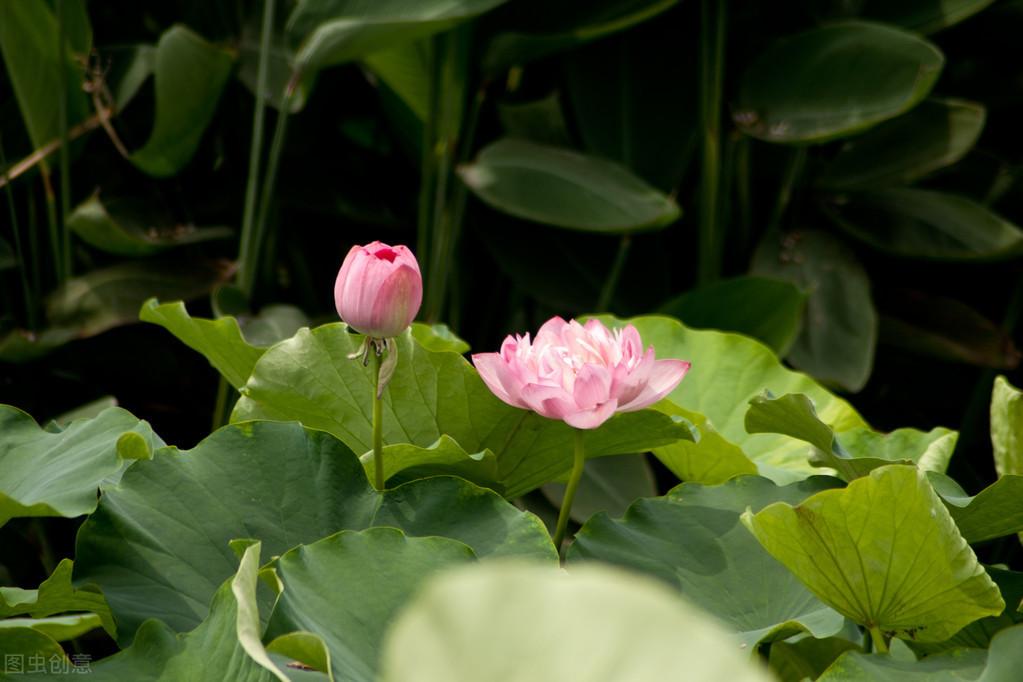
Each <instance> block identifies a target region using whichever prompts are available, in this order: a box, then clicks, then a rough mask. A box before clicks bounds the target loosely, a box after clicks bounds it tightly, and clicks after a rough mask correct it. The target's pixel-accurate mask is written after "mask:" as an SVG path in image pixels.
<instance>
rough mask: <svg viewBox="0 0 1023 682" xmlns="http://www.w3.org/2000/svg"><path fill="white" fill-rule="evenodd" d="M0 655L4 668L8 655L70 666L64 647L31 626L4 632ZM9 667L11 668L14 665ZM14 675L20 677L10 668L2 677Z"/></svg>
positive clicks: (20, 658)
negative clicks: (8, 673)
mask: <svg viewBox="0 0 1023 682" xmlns="http://www.w3.org/2000/svg"><path fill="white" fill-rule="evenodd" d="M0 655H2V656H3V657H4V658H3V660H4V668H5V669H6V668H7V661H9V660H11V659H10V658H9V657H17V659H19V660H20V661H21V662H22V663H24V662H25V661H27V660H28V659H29V658H30V657H40V658H41V659H42V660H44V661H47V662H48V663H49V664H50V665H54V666H55V667H56V666H60V665H66V666H68V667H69V668H70V666H71V661H70V660H69V659H68V657H67V654H65V653H64V648H63V647H61V645H60V644H58V643H57V642H55V641H54V640H53V638H52V637H50V636H49V635H47V634H45V633H43V632H39V631H38V630H33V629H32V628H13V629H11V630H9V631H8V632H5V633H4V636H3V637H0ZM40 658H35V659H34V660H40ZM11 667H12V668H13V667H14V666H11ZM22 669H23V670H26V669H27V667H26V666H24V665H22ZM58 669H59V668H58ZM14 675H18V676H19V677H20V674H19V673H16V672H14V671H13V670H12V672H11V675H4V679H5V680H9V679H12V677H14ZM14 679H17V678H14ZM100 682H102V680H101V681H100Z"/></svg>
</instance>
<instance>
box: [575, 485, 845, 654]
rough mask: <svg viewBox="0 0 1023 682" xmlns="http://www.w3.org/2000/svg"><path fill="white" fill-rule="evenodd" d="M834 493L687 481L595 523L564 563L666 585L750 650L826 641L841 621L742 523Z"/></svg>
mask: <svg viewBox="0 0 1023 682" xmlns="http://www.w3.org/2000/svg"><path fill="white" fill-rule="evenodd" d="M836 485H841V483H840V482H839V481H837V480H835V479H831V478H825V477H815V478H812V479H809V480H807V481H802V482H799V483H793V484H791V485H788V486H785V487H777V486H775V484H774V483H772V482H771V481H769V480H767V479H764V478H760V477H755V476H743V477H741V478H736V479H732V480H731V481H729V482H728V483H725V484H724V485H720V486H714V487H705V486H701V485H696V484H692V483H685V484H683V485H681V486H678V487H677V488H674V489H673V490H672V491H671V492H669V493H668V495H667V496H665V497H659V498H653V499H643V500H639V501H638V502H636V503H635V504H633V505H632V506H631V507H629V510H628V512H627V513H626V514H625V517H624V518H623V519H621V520H618V521H615V520H611V519H610V518H609V517H608V515H607V514H598V515H597V516H595V517H593V518H592V519H590V520H589V521H587V522H586V525H584V526H583V527H582V529H581V530H580V531H579V532H578V533H577V534H576V537H575V541H574V542H573V543H572V545H571V547H570V548H569V551H568V559H569V562H570V565H572V566H574V565H575V564H576V563H577V562H580V561H589V560H599V561H604V562H609V563H613V564H617V565H619V566H622V567H624V568H630V569H633V570H636V571H640V572H645V573H649V574H650V575H653V576H655V577H657V578H660V579H661V580H664V581H665V582H667V583H668V584H669V585H672V586H673V587H676V588H678V589H679V590H680V591H681V592H682V594H683V595H684V596H685V597H686V598H687V599H688V600H689V601H690V602H692V603H693V604H695V605H697V606H699V607H701V608H703V609H704V610H705V611H707V612H708V613H713V614H714V615H715V616H717V618H718V619H719V620H720V621H721V622H723V623H724V624H725V625H726V626H727V627H729V629H731V630H732V631H733V632H735V633H737V636H738V639H739V640H741V641H742V642H743V644H744V645H745V646H747V647H750V650H751V651H752V650H753V649H754V648H755V646H756V645H757V644H758V643H759V642H762V641H774V640H781V639H786V638H788V637H791V636H793V635H795V634H799V633H802V632H809V633H811V634H812V635H813V636H814V637H827V636H830V635H834V634H836V633H837V632H838V631H839V630H841V628H842V626H843V623H844V619H843V617H842V616H841V615H839V614H838V613H836V612H835V611H833V610H832V609H831V608H829V607H827V606H825V605H824V604H822V603H821V602H820V601H819V600H818V599H817V598H816V597H814V596H813V595H812V594H811V593H810V592H809V591H808V590H807V589H806V588H805V587H803V585H802V584H801V583H800V582H799V580H797V579H796V577H795V576H794V575H792V573H791V572H790V571H789V570H788V569H787V568H785V567H784V566H782V565H781V564H780V563H778V562H777V561H775V559H773V558H772V557H771V556H770V555H769V554H768V553H767V552H766V551H764V549H763V548H762V547H761V546H760V544H759V543H758V542H757V540H756V538H754V537H753V536H752V535H751V534H750V533H749V531H747V530H746V528H744V527H743V525H742V524H741V523H740V522H739V515H740V514H742V512H743V511H745V510H746V509H747V508H752V509H753V510H755V511H759V510H760V509H761V508H763V507H765V506H767V505H768V504H770V503H772V502H777V501H785V502H788V503H790V504H798V503H799V502H802V501H803V499H805V498H806V497H807V496H809V495H812V494H813V493H816V492H819V491H821V490H826V489H828V488H832V487H835V486H836ZM678 538H685V540H684V541H683V542H679V541H678Z"/></svg>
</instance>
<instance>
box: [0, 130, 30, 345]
mask: <svg viewBox="0 0 1023 682" xmlns="http://www.w3.org/2000/svg"><path fill="white" fill-rule="evenodd" d="M0 168H2V169H3V171H4V177H6V173H7V156H6V155H5V154H4V146H3V142H0ZM4 189H5V190H6V194H7V212H8V215H9V217H10V219H11V232H12V233H13V236H14V255H15V257H16V258H17V259H18V274H19V275H20V277H21V293H22V295H23V296H24V299H25V315H26V318H27V320H28V328H29V329H31V330H33V331H34V330H35V328H36V307H35V299H34V297H33V295H32V288H31V287H30V286H29V281H28V264H27V263H26V261H25V251H24V249H23V248H22V245H21V228H20V226H19V225H18V212H17V208H16V207H15V205H14V191H13V190H12V189H11V185H10V183H4Z"/></svg>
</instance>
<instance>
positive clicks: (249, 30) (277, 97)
mask: <svg viewBox="0 0 1023 682" xmlns="http://www.w3.org/2000/svg"><path fill="white" fill-rule="evenodd" d="M255 7H256V8H257V9H259V5H256V6H255ZM278 7H280V5H278ZM261 15H262V12H260V11H255V12H252V13H251V14H250V16H249V17H248V20H247V21H246V22H245V23H244V24H243V26H242V34H241V38H240V39H239V42H238V80H240V81H241V82H242V84H243V85H244V86H245V87H246V88H248V90H249V92H251V93H252V94H253V96H255V95H256V89H257V87H258V79H259V52H260V49H259V48H260V37H261V36H260V32H261V31H262V30H263V28H262V17H261ZM293 57H294V54H293V53H292V52H291V51H290V50H288V48H287V46H286V45H285V38H284V33H283V31H280V30H277V31H275V32H274V35H272V36H271V37H270V56H269V59H268V61H267V73H266V92H264V93H263V101H264V102H265V103H266V105H267V106H271V107H273V108H274V109H280V107H281V102H283V101H284V95H285V88H286V87H287V85H288V81H290V80H291V77H292V71H291V60H292V58H293ZM315 85H316V74H315V73H309V74H304V75H303V76H302V77H301V78H299V79H298V81H297V82H296V83H295V91H294V93H293V94H292V96H291V108H290V112H291V113H293V114H294V113H297V112H299V111H301V110H302V109H303V108H304V107H305V103H306V102H307V101H308V100H309V96H310V95H312V91H313V87H314V86H315Z"/></svg>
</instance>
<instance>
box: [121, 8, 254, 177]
mask: <svg viewBox="0 0 1023 682" xmlns="http://www.w3.org/2000/svg"><path fill="white" fill-rule="evenodd" d="M233 66H234V55H233V54H232V53H231V52H229V51H228V50H226V49H223V48H220V47H218V46H216V45H213V44H212V43H209V42H207V41H206V40H204V39H203V37H202V36H200V35H198V34H197V33H195V32H194V31H192V30H191V29H189V28H188V27H186V26H182V25H180V24H179V25H176V26H172V27H171V28H169V29H167V30H166V31H165V32H164V33H163V35H161V36H160V41H159V42H158V43H157V45H156V55H155V57H154V64H153V72H154V77H155V79H156V121H155V123H154V124H153V131H152V132H151V133H150V135H149V139H148V140H147V141H146V143H145V145H143V147H142V148H141V149H139V150H138V151H135V152H133V153H132V155H131V156H129V157H128V158H129V159H130V160H131V162H132V163H133V164H135V166H136V167H137V168H139V169H140V170H142V171H144V172H146V173H148V174H149V175H154V176H156V177H167V176H170V175H174V174H175V173H177V172H178V171H179V170H181V168H182V167H184V165H185V164H187V163H188V162H189V161H190V160H191V159H192V156H193V155H194V154H195V151H196V149H198V147H199V143H200V142H201V141H202V136H203V132H205V130H206V126H207V125H209V122H210V120H211V119H212V118H213V114H214V113H216V111H217V102H218V101H219V99H220V94H221V92H222V91H223V89H224V85H225V84H226V83H227V79H228V78H229V77H230V75H231V69H232V68H233Z"/></svg>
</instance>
